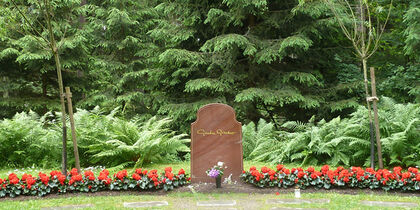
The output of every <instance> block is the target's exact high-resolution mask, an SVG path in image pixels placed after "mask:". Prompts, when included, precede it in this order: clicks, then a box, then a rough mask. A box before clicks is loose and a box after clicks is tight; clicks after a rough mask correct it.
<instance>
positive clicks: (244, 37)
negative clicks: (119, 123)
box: [144, 0, 360, 130]
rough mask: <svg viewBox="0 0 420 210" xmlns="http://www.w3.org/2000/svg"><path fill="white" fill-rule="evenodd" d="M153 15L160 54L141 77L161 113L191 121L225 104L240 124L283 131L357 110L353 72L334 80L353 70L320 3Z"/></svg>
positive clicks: (217, 6) (186, 6) (168, 10)
mask: <svg viewBox="0 0 420 210" xmlns="http://www.w3.org/2000/svg"><path fill="white" fill-rule="evenodd" d="M155 9H156V12H157V13H158V14H160V16H159V17H158V19H156V20H155V22H156V23H157V24H156V26H155V28H153V29H152V30H150V31H149V32H148V34H149V35H150V36H151V37H152V39H153V43H155V44H157V45H158V46H159V47H160V49H161V50H162V53H160V55H159V56H158V59H159V60H158V63H154V65H151V66H150V68H147V69H145V71H144V72H145V75H146V76H147V80H148V81H149V83H148V86H147V87H145V89H146V90H147V89H150V92H151V93H153V97H154V102H155V103H158V104H159V107H158V110H157V111H158V113H161V114H168V115H170V116H172V117H173V118H175V119H177V120H176V121H177V122H192V121H193V120H194V119H195V113H196V111H197V109H198V108H200V107H201V106H202V105H204V104H207V103H212V102H222V103H227V104H230V105H232V106H234V108H235V109H236V111H237V112H238V114H239V118H240V120H252V121H257V120H258V119H259V118H266V119H268V120H270V121H272V122H273V123H275V124H276V125H278V124H280V123H281V122H282V120H283V119H284V118H288V119H293V120H306V119H308V118H309V117H310V116H312V115H313V114H318V113H321V114H325V113H328V114H331V112H333V111H343V110H346V109H349V110H351V109H352V108H353V107H355V106H356V105H357V100H358V99H359V98H358V97H359V93H358V92H357V91H353V92H352V90H354V89H355V85H360V84H359V83H357V82H355V81H356V80H355V77H356V74H348V75H346V76H348V78H342V79H341V80H337V77H339V76H341V75H340V74H341V73H339V71H338V69H339V68H347V69H352V68H353V69H354V68H355V67H354V65H353V66H352V65H350V64H348V65H346V64H343V63H345V62H343V60H344V59H345V58H342V57H345V55H344V56H342V54H340V53H334V51H337V50H340V51H341V52H343V53H344V52H346V51H347V49H343V50H342V49H340V48H337V41H336V42H334V41H332V40H335V39H337V37H338V38H339V40H338V41H340V37H341V36H340V34H339V33H338V31H337V25H336V23H335V22H334V20H333V19H332V18H331V14H330V13H329V10H328V7H327V6H326V5H325V4H324V3H323V2H310V3H305V4H298V3H297V2H296V1H283V2H268V1H229V0H225V1H193V0H190V1H177V0H175V1H163V2H162V3H161V4H159V5H158V6H157V7H156V8H155ZM342 40H344V39H343V38H341V41H342ZM328 48H333V49H334V50H331V49H330V50H329V49H328ZM347 53H348V51H347ZM343 81H344V82H343ZM332 90H333V91H332ZM344 90H345V91H344ZM343 92H344V93H345V94H344V96H338V95H336V94H334V93H343ZM348 92H350V94H348ZM180 126H181V127H183V128H184V129H185V130H188V127H189V125H188V123H184V124H182V125H180Z"/></svg>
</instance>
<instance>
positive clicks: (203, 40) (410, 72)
mask: <svg viewBox="0 0 420 210" xmlns="http://www.w3.org/2000/svg"><path fill="white" fill-rule="evenodd" d="M17 2H18V4H19V8H20V9H21V10H22V11H23V12H24V14H25V15H27V16H28V17H29V22H30V24H32V25H34V26H35V28H36V30H38V31H39V32H41V33H42V34H43V35H46V34H47V31H46V30H45V28H44V27H43V26H42V25H45V20H44V16H43V15H42V10H40V7H39V5H37V4H36V3H35V1H17ZM51 2H52V6H53V8H52V9H53V13H54V14H55V15H54V18H53V27H54V35H55V37H56V39H57V40H58V46H59V53H60V56H61V59H62V64H63V71H64V72H63V77H64V84H65V86H69V87H71V89H72V92H73V103H74V107H77V108H84V109H88V110H91V109H93V108H94V107H96V106H100V107H101V110H102V111H103V112H104V113H110V112H111V111H112V110H114V109H115V108H116V107H120V110H121V111H120V112H118V114H117V115H118V117H120V118H121V119H125V120H133V119H138V118H139V117H140V118H149V117H150V116H165V117H166V116H167V117H170V118H171V119H172V121H171V123H170V127H171V129H172V130H176V131H177V133H178V134H180V133H189V128H190V123H191V122H193V121H194V120H195V117H196V116H195V114H196V111H197V110H198V109H199V108H200V107H201V106H202V105H205V104H208V103H215V102H221V103H226V104H229V105H231V106H232V107H234V109H235V111H236V113H237V118H238V120H239V121H241V122H242V123H243V124H248V123H250V122H253V123H258V122H259V121H260V120H261V119H263V120H264V122H267V123H271V124H270V125H271V126H272V129H274V130H276V131H279V130H280V131H281V130H284V123H286V122H288V121H300V122H308V121H309V120H310V119H311V118H312V121H313V122H319V121H321V120H322V119H325V120H326V121H329V120H332V119H337V117H338V116H340V117H341V119H345V118H347V117H351V116H353V115H350V114H351V113H353V112H355V111H356V110H360V108H359V107H360V105H364V101H365V100H364V98H365V95H364V91H363V88H362V85H363V81H362V73H361V70H360V63H359V60H358V59H357V58H356V56H355V55H354V54H353V49H352V45H351V43H350V42H349V41H348V40H347V39H346V38H345V37H344V36H343V34H342V32H341V29H340V27H339V26H338V23H337V21H336V19H335V18H334V16H333V14H332V13H331V11H330V9H329V8H328V7H327V6H326V5H325V2H324V1H322V0H284V1H268V0H256V1H255V0H252V1H251V0H215V1H214V0H170V1H169V0H148V1H145V0H142V1H133V0H120V1H107V0H106V1H97V0H87V1H81V0H66V1H64V0H52V1H51ZM370 2H371V3H370V6H371V8H372V11H373V13H372V15H373V16H374V17H375V19H376V18H378V19H379V20H380V21H382V22H383V21H384V19H385V17H386V11H387V10H386V5H388V4H389V3H390V0H378V1H370ZM393 5H394V7H393V9H392V12H391V16H390V20H389V22H388V24H387V26H386V30H385V34H384V36H383V39H382V41H381V42H380V48H379V50H378V51H377V53H376V54H375V55H374V56H373V57H372V58H371V59H370V60H369V66H372V67H375V68H376V73H377V86H378V94H379V95H380V96H387V97H391V98H393V99H394V100H395V101H396V103H420V64H419V62H420V53H419V52H420V22H419V20H420V5H419V3H418V2H416V1H403V0H394V1H393ZM41 6H42V5H41ZM381 8H382V9H381ZM384 8H385V9H384ZM341 9H342V8H339V7H337V11H339V12H340V11H342V10H341ZM0 13H1V14H2V15H1V16H0V119H3V118H11V117H13V116H14V115H15V113H16V112H22V111H29V110H32V111H34V112H36V113H38V114H39V115H40V116H43V115H44V114H45V113H47V112H48V111H58V110H59V100H58V88H57V86H58V85H57V79H56V72H55V64H54V59H53V56H52V53H51V52H50V51H48V50H46V49H45V46H44V45H45V43H44V42H43V41H42V39H40V37H37V36H31V35H28V34H29V32H30V31H31V30H32V29H31V28H29V27H28V23H27V22H26V21H25V20H24V19H22V18H21V16H20V15H19V14H18V12H17V10H16V8H14V7H12V4H11V1H10V0H1V1H0ZM344 18H345V16H344ZM313 116H314V117H313ZM360 117H362V118H363V117H364V119H365V116H360ZM250 135H251V134H250ZM273 138H274V137H270V138H268V139H270V140H269V141H274V140H273ZM364 138H365V137H364ZM366 138H367V137H366ZM365 140H367V139H365ZM104 141H105V140H104ZM82 150H83V149H82ZM248 152H249V154H250V155H251V156H250V157H254V158H257V157H258V155H257V153H252V152H251V151H248ZM291 159H293V158H291ZM291 159H290V160H291ZM295 159H296V160H298V159H299V158H298V157H296V158H295Z"/></svg>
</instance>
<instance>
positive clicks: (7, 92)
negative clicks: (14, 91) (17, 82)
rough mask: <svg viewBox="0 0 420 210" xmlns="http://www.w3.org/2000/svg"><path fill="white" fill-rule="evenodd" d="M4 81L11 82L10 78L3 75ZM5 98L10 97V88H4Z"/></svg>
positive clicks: (5, 82)
mask: <svg viewBox="0 0 420 210" xmlns="http://www.w3.org/2000/svg"><path fill="white" fill-rule="evenodd" d="M3 82H4V84H7V83H8V82H9V79H8V78H7V77H6V76H4V77H3ZM3 98H9V90H8V89H5V90H4V92H3Z"/></svg>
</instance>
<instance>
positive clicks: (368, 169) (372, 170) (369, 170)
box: [366, 168, 375, 174]
mask: <svg viewBox="0 0 420 210" xmlns="http://www.w3.org/2000/svg"><path fill="white" fill-rule="evenodd" d="M366 172H369V173H371V174H374V173H375V170H374V169H373V168H367V169H366Z"/></svg>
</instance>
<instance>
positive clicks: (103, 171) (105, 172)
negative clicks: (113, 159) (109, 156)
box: [100, 169, 109, 176]
mask: <svg viewBox="0 0 420 210" xmlns="http://www.w3.org/2000/svg"><path fill="white" fill-rule="evenodd" d="M100 174H105V175H106V176H108V175H109V171H108V170H106V169H104V170H102V171H101V173H100Z"/></svg>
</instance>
